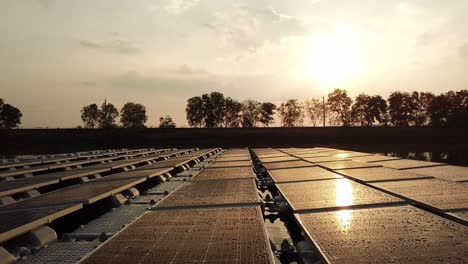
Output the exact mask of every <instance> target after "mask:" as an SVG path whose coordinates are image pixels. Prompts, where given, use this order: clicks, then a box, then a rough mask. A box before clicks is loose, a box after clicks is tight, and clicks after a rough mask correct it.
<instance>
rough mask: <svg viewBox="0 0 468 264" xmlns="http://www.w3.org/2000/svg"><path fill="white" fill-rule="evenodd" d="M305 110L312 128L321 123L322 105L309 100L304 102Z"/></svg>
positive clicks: (317, 100)
mask: <svg viewBox="0 0 468 264" xmlns="http://www.w3.org/2000/svg"><path fill="white" fill-rule="evenodd" d="M305 110H306V113H307V115H308V116H309V118H310V121H311V122H312V125H313V126H317V123H318V122H319V121H323V111H324V110H325V109H324V105H323V103H322V102H321V101H320V100H319V99H310V100H307V101H306V102H305Z"/></svg>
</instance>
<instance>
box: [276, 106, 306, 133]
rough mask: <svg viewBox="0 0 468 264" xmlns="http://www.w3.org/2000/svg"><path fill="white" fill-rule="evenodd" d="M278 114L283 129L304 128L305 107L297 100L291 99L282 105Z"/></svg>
mask: <svg viewBox="0 0 468 264" xmlns="http://www.w3.org/2000/svg"><path fill="white" fill-rule="evenodd" d="M278 114H279V116H280V119H281V123H282V124H283V127H294V126H302V124H303V123H304V106H303V105H302V103H301V102H299V101H298V100H297V99H289V100H288V101H286V103H281V105H280V107H279V108H278Z"/></svg>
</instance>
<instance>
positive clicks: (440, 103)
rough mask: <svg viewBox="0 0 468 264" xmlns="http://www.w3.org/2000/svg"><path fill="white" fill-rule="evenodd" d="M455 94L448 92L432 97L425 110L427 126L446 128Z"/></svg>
mask: <svg viewBox="0 0 468 264" xmlns="http://www.w3.org/2000/svg"><path fill="white" fill-rule="evenodd" d="M454 98H455V93H454V92H453V91H450V92H448V93H445V94H441V95H438V96H436V97H434V98H433V99H432V100H431V102H430V103H429V106H428V108H427V113H428V115H429V120H430V121H429V124H430V125H431V126H434V127H444V126H448V120H449V116H450V112H452V105H453V103H454Z"/></svg>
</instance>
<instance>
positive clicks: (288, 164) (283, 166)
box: [263, 160, 316, 170]
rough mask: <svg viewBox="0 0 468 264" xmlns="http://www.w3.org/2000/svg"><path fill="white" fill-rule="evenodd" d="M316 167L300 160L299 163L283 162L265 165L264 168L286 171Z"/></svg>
mask: <svg viewBox="0 0 468 264" xmlns="http://www.w3.org/2000/svg"><path fill="white" fill-rule="evenodd" d="M312 166H316V165H314V164H312V163H310V162H306V161H302V160H298V161H282V162H272V163H265V164H263V167H265V168H266V169H267V170H275V169H286V168H301V167H312Z"/></svg>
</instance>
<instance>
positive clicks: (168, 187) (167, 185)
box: [145, 181, 184, 194]
mask: <svg viewBox="0 0 468 264" xmlns="http://www.w3.org/2000/svg"><path fill="white" fill-rule="evenodd" d="M182 184H184V182H182V181H168V182H163V183H161V184H159V185H157V186H155V187H153V188H151V189H148V190H147V191H146V192H145V193H146V194H165V193H171V192H173V191H174V190H175V189H177V188H178V187H179V186H181V185H182Z"/></svg>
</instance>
